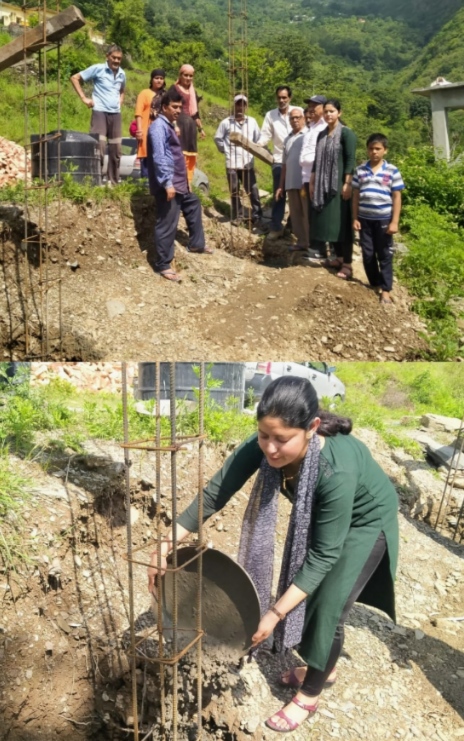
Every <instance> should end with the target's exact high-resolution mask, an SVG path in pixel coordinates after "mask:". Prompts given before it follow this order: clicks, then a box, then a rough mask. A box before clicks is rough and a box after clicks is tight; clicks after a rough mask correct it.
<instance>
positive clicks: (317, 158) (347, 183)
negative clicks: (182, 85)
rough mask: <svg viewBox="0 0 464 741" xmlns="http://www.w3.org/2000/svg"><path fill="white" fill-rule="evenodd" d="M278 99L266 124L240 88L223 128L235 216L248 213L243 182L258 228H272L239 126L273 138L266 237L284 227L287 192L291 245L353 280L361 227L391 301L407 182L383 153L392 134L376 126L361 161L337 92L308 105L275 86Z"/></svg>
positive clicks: (368, 260)
mask: <svg viewBox="0 0 464 741" xmlns="http://www.w3.org/2000/svg"><path fill="white" fill-rule="evenodd" d="M276 99H277V107H276V108H274V109H272V110H271V111H269V112H268V113H267V114H266V116H265V118H264V122H263V125H262V127H261V129H260V128H259V126H258V123H257V122H256V120H255V119H254V118H252V117H251V116H247V115H246V109H247V106H248V100H247V98H246V96H244V95H241V94H240V95H236V96H235V99H234V111H233V115H231V116H229V117H228V118H225V119H224V120H223V121H221V123H220V124H219V126H218V128H217V131H216V134H215V137H214V140H215V142H216V146H217V148H218V149H219V151H220V152H223V153H224V154H225V157H226V171H227V180H228V183H229V189H230V195H231V214H232V222H233V223H234V224H239V223H240V222H241V221H243V207H242V203H241V200H240V195H239V188H240V184H241V185H242V188H243V190H244V191H245V193H246V194H247V195H248V197H249V199H250V204H251V216H252V223H253V227H254V229H255V230H256V231H259V230H263V231H265V230H266V227H265V225H264V224H263V223H262V211H261V203H260V199H259V191H258V186H257V182H256V174H255V170H254V158H253V155H252V154H250V152H249V151H247V150H245V149H243V148H241V147H239V146H237V144H235V143H234V142H233V141H231V138H230V135H231V133H235V132H238V133H240V134H242V135H243V136H244V137H245V138H246V139H248V140H249V141H250V142H254V143H255V144H257V145H261V146H263V147H265V146H267V145H268V144H269V143H272V145H273V164H272V177H273V195H274V198H273V204H272V215H271V230H270V232H269V234H268V235H267V238H268V239H271V240H274V239H278V238H279V237H281V236H282V235H283V234H284V225H283V219H284V213H285V199H286V197H288V205H289V211H290V219H289V224H288V226H289V227H290V229H291V232H293V234H294V235H295V237H296V244H294V245H292V247H291V248H290V249H291V250H292V251H298V252H301V254H302V257H303V259H308V260H310V261H312V262H317V263H320V264H323V265H324V266H325V267H328V268H334V269H335V270H336V271H337V272H336V274H337V276H338V277H339V278H342V279H344V280H347V279H350V278H351V277H352V274H353V269H352V258H353V233H354V230H356V231H359V233H360V244H361V249H362V255H363V263H364V268H365V271H366V275H367V278H368V281H369V284H370V285H371V286H372V288H373V289H375V290H376V291H377V292H378V294H379V298H380V301H381V303H384V304H389V303H392V300H391V297H390V292H391V290H392V286H393V236H392V235H393V234H395V233H396V232H397V231H398V222H399V216H400V211H401V191H402V190H403V189H404V183H403V180H402V178H401V175H400V173H399V171H398V169H397V168H396V167H394V166H393V165H391V164H390V163H388V162H387V161H386V160H385V155H386V154H387V149H388V140H387V138H386V137H385V136H384V135H383V134H372V135H371V136H370V137H369V139H368V141H367V153H368V160H367V161H366V162H365V163H364V164H363V165H361V166H359V167H356V165H355V162H356V136H355V134H354V132H353V131H352V130H351V129H350V128H348V126H345V125H344V124H343V123H342V121H341V104H340V101H339V100H337V99H336V98H326V97H325V96H324V95H313V96H311V97H309V98H306V99H305V101H304V102H305V104H306V107H305V108H302V107H300V106H293V105H292V90H291V88H290V87H289V86H288V85H279V86H278V87H277V89H276ZM327 245H329V246H330V251H329V253H327Z"/></svg>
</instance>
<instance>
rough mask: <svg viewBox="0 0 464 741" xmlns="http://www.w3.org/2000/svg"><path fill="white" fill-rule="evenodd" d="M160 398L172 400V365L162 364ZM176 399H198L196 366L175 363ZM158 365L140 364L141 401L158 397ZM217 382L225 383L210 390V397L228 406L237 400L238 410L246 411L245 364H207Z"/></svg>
mask: <svg viewBox="0 0 464 741" xmlns="http://www.w3.org/2000/svg"><path fill="white" fill-rule="evenodd" d="M160 366H161V381H160V387H161V389H160V390H161V394H160V396H161V399H169V398H170V390H171V379H170V363H161V364H160ZM175 366H176V376H175V383H176V399H189V400H191V401H193V400H196V398H197V396H196V395H195V393H194V389H198V387H199V383H200V381H199V377H198V373H195V371H194V368H197V371H198V368H199V365H198V364H197V363H176V364H175ZM155 367H156V364H155V363H139V378H138V386H137V397H138V398H139V399H154V398H155V390H156V385H155ZM206 368H207V369H208V370H210V372H211V377H212V378H213V379H214V380H217V381H222V383H221V386H220V387H219V388H211V389H209V394H210V396H211V398H212V399H214V401H215V402H217V403H218V404H219V405H220V406H222V407H226V406H229V403H230V399H231V397H233V398H234V399H236V404H235V406H236V408H237V409H240V410H241V409H243V407H244V403H245V363H208V364H206Z"/></svg>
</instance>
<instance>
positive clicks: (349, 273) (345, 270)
mask: <svg viewBox="0 0 464 741" xmlns="http://www.w3.org/2000/svg"><path fill="white" fill-rule="evenodd" d="M352 277H353V268H352V267H351V265H345V264H343V265H342V266H341V268H340V270H339V271H338V273H337V278H343V280H351V278H352Z"/></svg>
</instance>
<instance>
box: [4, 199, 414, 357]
mask: <svg viewBox="0 0 464 741" xmlns="http://www.w3.org/2000/svg"><path fill="white" fill-rule="evenodd" d="M207 214H208V215H207ZM207 214H205V216H204V224H205V230H206V234H207V241H208V244H209V245H210V246H211V247H213V248H215V252H214V254H213V255H211V256H201V255H191V254H189V253H187V251H186V250H185V248H184V247H183V246H182V244H185V242H186V234H185V229H184V227H183V225H182V224H181V229H180V231H179V233H178V239H179V243H178V244H177V248H176V266H177V269H178V270H179V271H181V272H182V274H183V277H184V280H183V282H182V283H181V284H178V285H173V284H171V283H169V282H168V281H166V280H164V279H162V278H160V277H159V276H157V275H156V274H154V273H153V272H152V270H151V269H150V267H149V266H148V265H147V262H146V254H145V253H144V252H143V250H146V249H147V248H148V247H149V245H150V242H151V240H152V234H153V211H152V204H151V201H150V200H149V199H148V198H145V199H143V198H142V199H138V200H137V201H135V202H134V203H133V204H132V207H131V210H128V207H127V206H119V205H118V204H115V203H108V202H104V204H103V205H101V206H96V205H94V204H92V203H88V204H87V205H84V206H82V207H78V206H70V205H69V204H68V205H66V206H65V208H64V213H62V218H61V220H62V229H63V232H62V243H63V245H64V246H63V258H64V262H65V263H66V264H65V265H64V267H63V273H62V322H63V333H64V354H65V359H67V360H95V359H101V360H105V359H107V360H113V359H114V358H118V359H128V358H136V359H137V360H151V359H153V358H155V357H162V358H163V360H174V359H175V360H187V359H188V360H190V359H196V358H200V357H201V358H204V357H206V358H208V359H211V360H213V359H221V360H234V361H236V360H241V359H243V360H245V359H246V360H249V359H269V357H272V359H273V360H286V359H288V358H289V357H291V358H293V359H304V358H311V359H313V360H317V359H321V360H322V359H323V360H327V361H334V360H337V359H344V360H350V359H352V360H359V359H363V360H407V359H414V358H418V357H419V354H420V351H421V350H422V349H423V348H424V346H425V345H424V341H423V340H422V339H421V337H420V332H421V331H423V325H422V323H421V322H420V321H419V319H418V317H417V316H415V315H414V314H412V313H411V311H410V300H409V298H408V296H407V294H406V292H405V291H404V289H401V288H399V287H398V286H396V288H395V293H394V295H395V305H394V306H392V307H385V306H381V305H380V304H379V302H378V299H377V297H376V295H375V294H374V293H373V292H372V291H371V290H369V289H368V287H367V285H366V281H365V276H364V271H363V268H362V264H361V262H360V256H359V254H357V255H356V256H355V263H354V276H355V279H354V280H353V281H349V282H346V281H342V280H340V279H339V278H337V277H336V276H335V274H334V272H333V271H332V272H330V271H328V270H326V269H325V268H322V267H319V266H308V265H301V264H300V265H298V264H294V265H290V264H289V263H290V257H289V253H288V246H289V244H290V243H289V241H288V240H287V241H285V240H279V241H278V242H277V243H276V244H269V243H266V242H264V240H263V239H259V238H254V237H250V236H249V235H248V233H247V232H246V231H244V230H236V236H234V240H233V244H231V236H230V227H229V226H228V225H227V224H224V223H223V221H222V219H221V217H220V216H219V214H217V213H216V212H214V211H213V210H211V209H209V210H208V209H207ZM21 238H22V237H21V233H20V229H19V228H17V229H16V232H15V231H14V229H13V231H12V230H11V228H10V227H8V229H7V230H6V231H5V229H4V242H3V261H2V262H3V277H4V281H5V284H6V286H7V292H6V294H2V296H1V297H0V337H1V340H2V345H3V347H4V348H5V351H6V352H8V351H10V352H12V353H13V355H14V357H15V358H17V359H20V358H21V356H23V355H24V337H23V334H22V332H21V328H22V327H23V326H24V321H23V319H22V317H23V316H24V312H25V305H26V304H27V305H28V306H29V314H30V317H31V321H30V326H31V328H32V329H33V330H34V327H36V326H37V322H36V321H35V317H36V310H35V308H34V302H35V304H36V305H37V304H39V303H40V301H39V294H40V291H39V289H38V280H39V271H38V269H37V268H34V267H33V268H32V269H30V270H29V272H28V277H29V279H30V282H31V288H30V289H28V295H29V299H27V298H26V296H25V277H24V271H23V279H22V281H19V280H18V274H19V273H20V272H21V268H20V266H19V267H18V261H17V260H15V259H14V258H15V254H14V246H15V245H16V246H17V245H18V244H19V243H20V241H21ZM51 256H52V260H54V264H53V265H52V266H51V268H53V270H55V272H56V270H57V266H56V263H57V261H58V259H59V257H58V252H57V251H56V252H54V251H53V249H52V251H51ZM19 262H20V261H19ZM48 316H49V320H48V323H49V327H50V330H51V335H52V336H56V334H57V331H56V327H57V326H58V316H59V312H58V304H57V291H56V290H55V291H53V290H50V292H49V295H48ZM33 334H34V332H33ZM35 344H36V345H37V343H35ZM32 345H33V350H34V349H35V351H36V352H37V351H38V348H37V347H34V340H32ZM52 345H53V343H52ZM52 354H53V348H52ZM55 356H56V353H55Z"/></svg>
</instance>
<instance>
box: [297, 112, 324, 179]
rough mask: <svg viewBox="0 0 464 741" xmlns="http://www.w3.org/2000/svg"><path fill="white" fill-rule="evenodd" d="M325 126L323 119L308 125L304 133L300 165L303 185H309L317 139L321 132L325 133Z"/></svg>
mask: <svg viewBox="0 0 464 741" xmlns="http://www.w3.org/2000/svg"><path fill="white" fill-rule="evenodd" d="M326 128H327V124H326V122H325V120H324V119H323V118H320V119H319V121H316V123H310V124H309V127H308V128H307V129H306V131H305V135H304V140H303V146H302V147H301V154H300V165H301V169H302V172H303V183H309V181H310V178H311V172H312V170H313V165H314V160H315V159H316V144H317V137H318V136H319V134H320V133H321V131H325V130H326Z"/></svg>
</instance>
